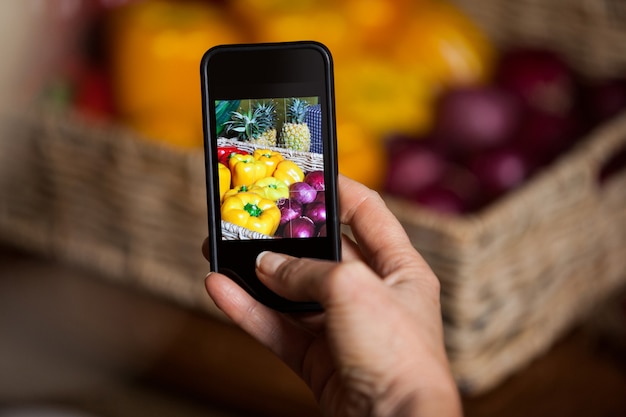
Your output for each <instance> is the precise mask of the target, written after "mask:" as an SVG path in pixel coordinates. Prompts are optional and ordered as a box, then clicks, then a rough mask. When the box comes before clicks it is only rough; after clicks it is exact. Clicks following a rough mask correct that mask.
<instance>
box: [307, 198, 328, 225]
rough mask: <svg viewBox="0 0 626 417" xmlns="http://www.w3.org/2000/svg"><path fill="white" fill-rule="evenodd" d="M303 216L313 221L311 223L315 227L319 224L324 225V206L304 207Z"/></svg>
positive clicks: (317, 204) (320, 204)
mask: <svg viewBox="0 0 626 417" xmlns="http://www.w3.org/2000/svg"><path fill="white" fill-rule="evenodd" d="M303 215H305V216H306V217H308V218H309V219H311V220H313V223H315V224H316V225H319V224H320V223H326V204H323V203H311V204H307V205H306V206H305V207H304V212H303Z"/></svg>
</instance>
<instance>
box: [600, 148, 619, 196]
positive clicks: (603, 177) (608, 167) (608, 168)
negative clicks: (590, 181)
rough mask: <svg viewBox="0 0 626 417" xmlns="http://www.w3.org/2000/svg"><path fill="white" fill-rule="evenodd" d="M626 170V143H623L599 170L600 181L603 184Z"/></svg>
mask: <svg viewBox="0 0 626 417" xmlns="http://www.w3.org/2000/svg"><path fill="white" fill-rule="evenodd" d="M624 170H626V145H622V147H621V148H620V149H618V151H617V153H615V154H613V155H612V156H611V157H610V158H609V159H607V160H606V161H605V162H604V163H603V164H602V165H601V166H600V170H599V171H598V178H597V180H598V183H599V184H600V185H601V186H603V185H604V184H606V183H607V182H609V181H610V179H611V178H613V177H614V176H616V175H618V174H619V173H621V172H623V171H624Z"/></svg>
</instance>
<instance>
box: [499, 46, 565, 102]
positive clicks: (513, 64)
mask: <svg viewBox="0 0 626 417" xmlns="http://www.w3.org/2000/svg"><path fill="white" fill-rule="evenodd" d="M496 78H497V80H498V81H497V82H498V84H499V85H500V86H502V87H504V88H505V89H507V90H508V91H511V92H513V93H514V94H516V95H518V96H519V97H521V98H522V99H523V101H524V102H525V103H526V104H527V105H528V106H529V107H530V108H532V109H535V110H540V111H544V112H548V113H557V114H565V113H568V112H570V111H571V110H572V108H573V106H574V102H575V100H576V94H577V91H576V90H577V88H576V80H575V75H574V74H573V72H572V70H571V68H570V67H569V66H568V65H567V63H566V62H565V61H564V60H563V59H562V58H561V56H559V55H558V54H557V53H556V52H553V51H549V50H545V49H533V48H520V49H511V50H509V51H508V52H507V53H505V54H504V55H503V56H502V58H501V62H500V65H499V69H498V71H497V74H496Z"/></svg>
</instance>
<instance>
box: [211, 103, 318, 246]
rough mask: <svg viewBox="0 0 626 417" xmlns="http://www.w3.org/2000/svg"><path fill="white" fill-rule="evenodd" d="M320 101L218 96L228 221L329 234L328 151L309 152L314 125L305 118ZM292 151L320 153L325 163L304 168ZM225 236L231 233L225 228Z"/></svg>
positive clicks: (273, 230)
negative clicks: (325, 153)
mask: <svg viewBox="0 0 626 417" xmlns="http://www.w3.org/2000/svg"><path fill="white" fill-rule="evenodd" d="M317 101H318V99H317V97H292V98H281V99H276V98H274V99H259V100H219V101H217V102H216V104H215V111H216V120H217V126H216V130H217V132H220V133H219V135H221V137H222V141H221V142H218V143H221V144H222V145H221V146H218V148H217V158H218V161H219V167H218V176H219V185H220V199H221V201H220V204H221V216H222V221H223V222H227V223H229V224H231V225H234V226H238V227H242V228H245V229H247V230H250V231H252V232H257V233H261V234H263V235H266V236H267V237H273V238H310V237H317V236H325V235H326V202H325V185H324V172H323V171H322V170H321V167H322V161H323V156H322V154H320V153H317V154H316V153H313V152H309V151H310V150H311V131H310V129H309V127H308V125H307V123H306V121H305V115H306V111H307V109H308V108H309V106H311V105H316V104H317ZM277 126H280V129H277ZM277 131H280V133H279V134H278V135H277ZM224 143H228V145H224ZM291 155H299V156H304V157H306V156H310V157H311V159H312V160H313V159H315V158H317V159H316V160H317V161H318V165H319V168H320V169H319V170H318V169H310V166H314V165H315V164H314V163H311V164H308V165H307V166H308V168H305V166H304V164H302V163H300V161H298V160H296V159H295V158H292V157H291ZM226 227H228V226H226ZM223 238H224V239H230V236H229V235H228V233H226V232H225V230H223Z"/></svg>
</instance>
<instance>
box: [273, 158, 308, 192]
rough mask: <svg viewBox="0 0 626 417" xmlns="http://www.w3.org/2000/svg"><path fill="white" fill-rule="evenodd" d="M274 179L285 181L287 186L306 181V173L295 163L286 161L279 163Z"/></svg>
mask: <svg viewBox="0 0 626 417" xmlns="http://www.w3.org/2000/svg"><path fill="white" fill-rule="evenodd" d="M273 176H274V178H276V179H278V180H281V181H283V182H284V183H285V184H287V186H289V185H291V184H293V183H295V182H301V181H304V172H302V169H300V167H299V166H298V165H297V164H296V163H295V162H293V161H289V160H286V159H285V160H284V161H281V162H279V163H278V165H277V166H276V170H275V171H274V175H273Z"/></svg>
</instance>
